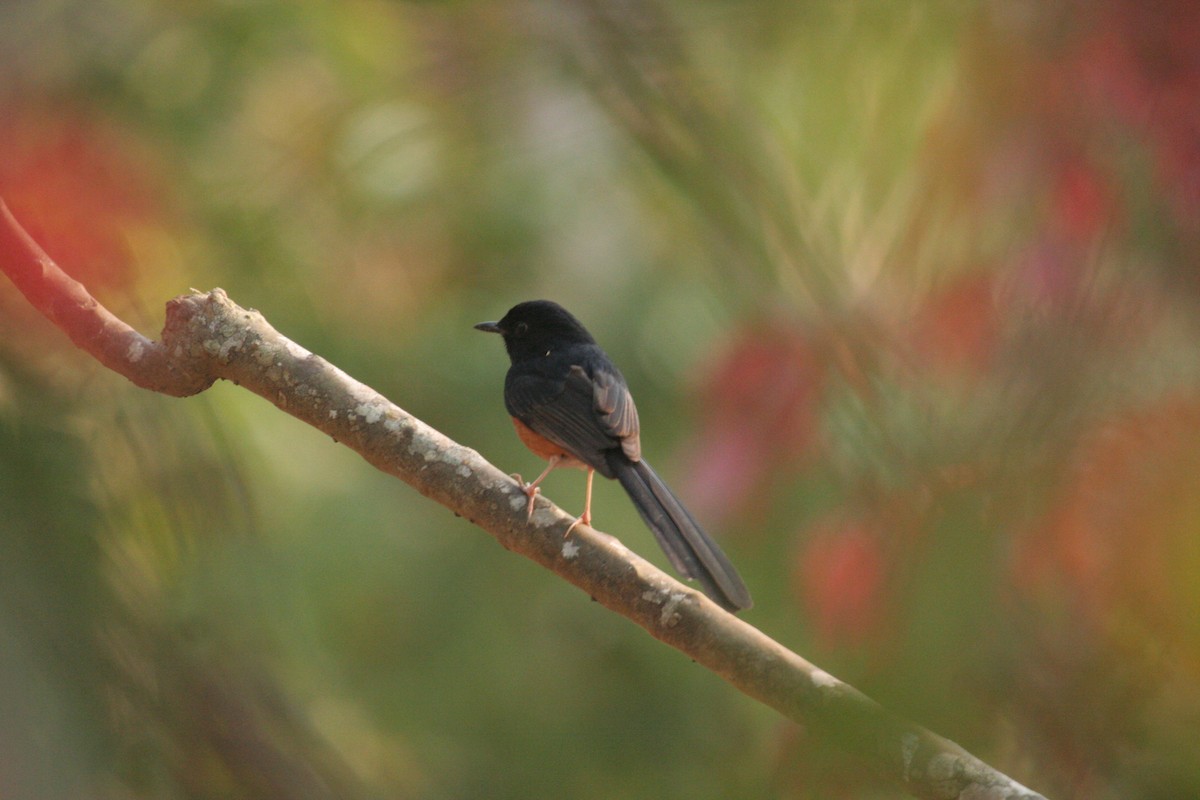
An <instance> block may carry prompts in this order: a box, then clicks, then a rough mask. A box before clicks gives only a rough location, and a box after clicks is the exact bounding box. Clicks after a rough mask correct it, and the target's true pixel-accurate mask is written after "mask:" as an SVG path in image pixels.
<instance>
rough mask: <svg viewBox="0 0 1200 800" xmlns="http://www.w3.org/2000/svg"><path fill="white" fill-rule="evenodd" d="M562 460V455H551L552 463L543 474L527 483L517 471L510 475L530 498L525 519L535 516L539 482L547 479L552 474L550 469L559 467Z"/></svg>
mask: <svg viewBox="0 0 1200 800" xmlns="http://www.w3.org/2000/svg"><path fill="white" fill-rule="evenodd" d="M561 460H562V456H550V463H549V464H547V465H546V468H545V469H544V470H542V474H541V475H538V476H537V477H536V478H534V479H533V483H525V482H524V481H523V480H521V476H520V475H518V474H517V473H515V472H514V473H513V474H512V475H510V476H509V477H511V478H512V479H513V480H515V481H516V482H517V485H518V486H520V487H521V491H522V492H524V493H525V496H526V497H528V498H529V505H528V506H526V508H525V519H529V518H531V517H532V516H533V503H534V501H535V500H537V496H538V484H539V483H541V482H542V481H544V480H545V479H546V476H547V475H549V474H550V470H552V469H554V468H555V467H557V466H558V462H559V461H561Z"/></svg>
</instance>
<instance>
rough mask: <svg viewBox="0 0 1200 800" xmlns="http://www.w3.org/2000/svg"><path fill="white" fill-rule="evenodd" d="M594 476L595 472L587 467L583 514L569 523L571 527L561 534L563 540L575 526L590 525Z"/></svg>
mask: <svg viewBox="0 0 1200 800" xmlns="http://www.w3.org/2000/svg"><path fill="white" fill-rule="evenodd" d="M595 475H596V470H594V469H592V468H591V467H588V476H587V491H586V492H585V493H584V498H583V514H582V515H581V516H580V517H579V519H577V520H575V521H574V522H572V523H571V527H569V528H567V532H566V533H564V534H563V538H564V539H565V538H567V537H568V536H570V535H571V531H573V530H575V526H576V525H578V524H580V523H583V524H584V525H591V524H592V478H594V477H595Z"/></svg>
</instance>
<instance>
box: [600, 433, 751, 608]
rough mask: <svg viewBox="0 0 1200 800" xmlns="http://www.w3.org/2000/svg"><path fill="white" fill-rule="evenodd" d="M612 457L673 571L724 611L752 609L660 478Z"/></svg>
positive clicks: (716, 550) (732, 573) (737, 579)
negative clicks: (693, 581) (695, 584)
mask: <svg viewBox="0 0 1200 800" xmlns="http://www.w3.org/2000/svg"><path fill="white" fill-rule="evenodd" d="M614 456H615V457H613V458H611V459H610V460H609V466H611V467H612V470H613V472H614V473H616V478H617V480H618V481H620V482H621V486H623V487H625V491H626V492H627V493H628V494H629V498H630V499H631V500H632V501H633V505H634V507H635V508H637V510H638V513H639V514H641V515H642V519H643V520H645V522H646V525H647V526H649V528H650V530H651V531H652V532H653V533H654V538H655V539H657V540H658V544H659V546H660V547H662V549H663V552H665V553H666V554H667V558H669V559H670V560H671V564H672V565H673V566H674V567H675V569H677V570H679V572H680V573H681V574H682V575H685V576H687V577H689V578H694V579H696V580H697V581H698V582H699V583H700V588H701V589H703V590H704V593H705V594H706V595H708V596H709V597H711V598H712V599H713V600H714V601H716V602H717V604H718V605H720V606H721V607H723V608H725V609H726V610H728V611H733V612H737V611H740V610H741V609H745V608H750V606H752V605H753V604H754V603H753V601H752V600H751V599H750V592H749V591H748V590H747V589H746V584H745V583H743V582H742V578H741V576H739V575H738V573H737V570H736V569H734V568H733V564H731V563H729V559H728V558H726V556H725V554H724V553H723V552H721V548H720V547H718V546H717V543H716V542H714V541H713V540H712V539H711V538H709V536H708V534H707V533H705V532H704V531H703V529H701V527H700V526H699V525H698V524H697V523H696V520H694V519H693V518H692V515H691V514H690V513H688V510H687V509H686V508H684V506H683V503H681V502H679V498H678V497H676V496H675V494H674V493H673V492H672V491H671V490H670V489H669V488H667V485H666V484H665V483H663V480H662V478H660V477H658V474H657V473H656V472H655V471H654V470H652V469H651V468H650V465H649V464H647V463H646V462H645V461H633V462H630V461H629V460H628V459H626V458H624V457H623V456H621V455H616V454H614Z"/></svg>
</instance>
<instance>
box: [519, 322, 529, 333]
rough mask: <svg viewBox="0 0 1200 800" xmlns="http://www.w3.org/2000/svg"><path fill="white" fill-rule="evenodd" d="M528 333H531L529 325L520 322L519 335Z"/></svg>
mask: <svg viewBox="0 0 1200 800" xmlns="http://www.w3.org/2000/svg"><path fill="white" fill-rule="evenodd" d="M527 333H529V325H528V324H527V323H525V322H518V323H517V329H516V334H517V336H524V335H525V334H527Z"/></svg>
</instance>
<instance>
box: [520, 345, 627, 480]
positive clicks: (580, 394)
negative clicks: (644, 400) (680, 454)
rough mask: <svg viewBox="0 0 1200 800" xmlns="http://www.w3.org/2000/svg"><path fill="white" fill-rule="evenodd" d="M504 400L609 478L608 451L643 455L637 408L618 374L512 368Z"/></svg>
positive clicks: (529, 422) (602, 370)
mask: <svg viewBox="0 0 1200 800" xmlns="http://www.w3.org/2000/svg"><path fill="white" fill-rule="evenodd" d="M504 400H505V404H506V406H507V407H508V412H509V413H510V414H511V415H512V416H514V417H516V418H517V419H519V420H521V421H522V422H523V423H525V424H526V425H527V426H529V427H530V428H531V429H533V430H534V431H535V432H537V433H539V434H541V435H542V436H545V437H546V438H547V439H550V440H551V441H553V442H555V443H557V444H559V445H560V446H562V447H563V448H564V449H565V450H567V451H568V452H569V453H571V454H572V455H574V456H575V457H576V458H578V459H579V460H580V461H582V462H584V463H585V464H587V465H589V466H591V467H593V468H594V469H596V470H597V471H598V472H600V474H601V475H605V476H607V477H611V476H610V475H609V472H610V471H611V468H610V467H609V465H608V462H607V460H606V458H605V456H604V451H606V450H611V449H613V448H615V447H620V448H621V449H622V451H623V452H624V453H625V455H626V456H627V457H628V458H630V459H631V460H635V461H636V460H637V459H638V458H640V455H641V445H640V443H639V437H638V417H637V408H636V407H635V406H634V404H633V398H631V397H630V396H629V390H628V389H627V388H626V387H625V381H624V380H623V379H622V378H621V376H620V373H616V372H614V371H613V370H611V369H607V368H605V366H604V365H603V364H601V365H596V366H593V369H592V371H591V374H590V375H589V374H588V371H587V369H585V368H584V367H583V366H582V365H578V364H577V365H573V366H572V367H571V368H570V370H569V371H568V373H567V375H566V377H565V378H563V379H559V380H556V379H553V378H549V377H547V376H545V375H541V374H538V373H536V372H525V371H518V370H513V371H510V373H509V376H508V379H507V380H506V381H505V387H504Z"/></svg>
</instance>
